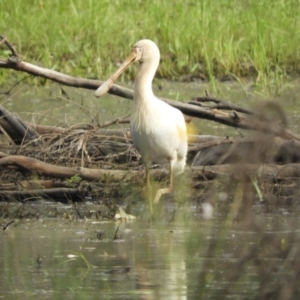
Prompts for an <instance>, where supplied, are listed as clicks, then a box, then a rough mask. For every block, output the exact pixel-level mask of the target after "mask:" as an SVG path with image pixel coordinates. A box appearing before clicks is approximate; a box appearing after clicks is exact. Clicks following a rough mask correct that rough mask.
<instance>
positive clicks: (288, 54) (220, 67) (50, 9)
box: [0, 0, 300, 82]
mask: <svg viewBox="0 0 300 300" xmlns="http://www.w3.org/2000/svg"><path fill="white" fill-rule="evenodd" d="M299 25H300V4H299V1H296V0H291V1H283V0H265V1H261V0H219V1H211V0H203V1H196V0H194V1H188V0H182V1H164V0H152V1H148V0H145V1H134V0H131V1H121V0H115V1H110V0H101V1H99V0H86V1H82V0H65V1H61V0H51V1H46V0H26V1H24V0H14V1H6V0H0V28H1V33H2V34H4V35H6V36H7V37H8V39H9V40H10V41H11V42H12V43H13V44H14V45H15V46H16V47H17V50H18V51H19V53H20V54H22V57H23V59H24V60H26V61H29V62H32V63H38V64H40V65H43V66H45V67H48V68H53V69H55V70H58V71H61V72H64V73H67V74H73V75H75V76H81V77H89V78H96V77H98V78H106V77H107V76H108V75H110V74H111V72H112V71H113V70H115V68H116V65H117V64H118V63H119V62H121V61H122V60H123V59H124V58H125V57H126V56H127V54H128V53H129V50H130V47H131V46H132V45H133V44H134V43H135V42H136V41H137V40H139V39H141V38H149V39H152V40H154V41H155V42H157V44H158V46H159V47H160V49H161V53H162V60H161V66H160V68H159V71H158V76H159V77H164V78H169V79H173V80H184V79H185V80H186V79H190V78H191V76H195V77H201V78H207V79H211V80H213V79H215V78H217V79H220V78H222V77H223V76H225V75H226V76H227V75H229V76H231V77H237V78H240V77H244V76H247V77H248V76H251V77H254V78H256V80H257V81H262V82H263V81H264V80H265V78H266V77H268V76H271V78H275V79H276V78H277V77H281V76H285V75H286V74H297V72H298V70H299V67H298V65H299V63H300V48H299V47H300V46H299V45H300V31H299V30H298V28H299ZM0 56H1V57H7V51H3V48H2V50H1V51H0ZM0 72H1V73H0V82H3V81H5V76H7V71H3V70H1V71H0ZM132 75H133V71H132V70H129V71H128V72H126V74H125V75H124V76H126V78H127V79H128V78H132Z"/></svg>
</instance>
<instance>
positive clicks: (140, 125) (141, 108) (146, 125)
mask: <svg viewBox="0 0 300 300" xmlns="http://www.w3.org/2000/svg"><path fill="white" fill-rule="evenodd" d="M156 69H157V65H156V64H153V63H152V64H149V65H147V64H144V63H141V65H140V68H139V71H138V74H137V76H136V80H135V86H134V98H133V99H134V109H133V113H132V115H131V126H132V128H133V130H134V131H140V130H144V131H146V132H147V133H150V132H152V131H154V129H155V120H156V118H157V116H156V109H155V105H154V103H153V102H155V101H156V98H155V96H154V94H153V91H152V81H153V78H154V75H155V72H156Z"/></svg>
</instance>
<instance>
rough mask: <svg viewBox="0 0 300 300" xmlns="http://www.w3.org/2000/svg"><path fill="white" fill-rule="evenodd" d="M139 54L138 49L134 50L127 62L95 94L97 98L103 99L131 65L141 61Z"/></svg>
mask: <svg viewBox="0 0 300 300" xmlns="http://www.w3.org/2000/svg"><path fill="white" fill-rule="evenodd" d="M139 59H140V56H139V52H138V50H137V49H136V48H133V49H132V51H131V53H130V54H129V55H128V57H127V58H126V60H125V61H124V62H123V63H122V65H121V66H120V68H119V69H118V70H117V71H116V72H115V73H114V74H113V75H112V76H111V77H110V78H109V79H108V80H106V81H105V82H104V83H103V84H102V85H101V86H100V87H99V88H98V89H97V90H96V92H95V96H96V97H101V96H103V95H104V94H106V93H107V92H108V91H109V89H110V88H111V86H112V85H113V84H114V82H115V81H116V80H117V78H118V77H119V76H120V75H121V74H122V73H123V72H124V71H125V70H126V69H127V68H128V67H129V66H130V64H132V63H134V62H135V61H137V60H139Z"/></svg>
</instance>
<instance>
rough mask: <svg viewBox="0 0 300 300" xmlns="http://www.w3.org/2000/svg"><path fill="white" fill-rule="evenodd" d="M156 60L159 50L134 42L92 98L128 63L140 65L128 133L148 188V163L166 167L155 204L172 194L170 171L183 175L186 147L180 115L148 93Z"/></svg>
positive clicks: (107, 86)
mask: <svg viewBox="0 0 300 300" xmlns="http://www.w3.org/2000/svg"><path fill="white" fill-rule="evenodd" d="M159 59H160V53H159V49H158V47H157V46H156V44H155V43H154V42H152V41H150V40H140V41H138V42H137V43H136V44H135V45H134V47H133V49H132V51H131V53H130V54H129V56H128V57H127V59H126V60H125V61H124V63H123V64H122V65H121V66H120V68H119V69H118V70H117V71H116V72H115V73H114V74H113V75H112V76H111V77H110V78H109V79H108V80H107V81H106V82H105V83H103V84H102V85H101V86H100V87H99V88H98V89H97V90H96V92H95V96H96V97H100V96H102V95H104V94H105V93H107V92H108V90H109V89H110V87H111V86H112V85H113V83H114V81H115V80H116V79H117V78H118V77H119V76H120V74H121V73H122V72H123V71H124V70H125V69H126V68H127V67H128V66H129V65H130V64H131V63H133V62H136V61H138V62H139V63H140V66H139V70H138V73H137V76H136V79H135V84H134V96H133V100H134V101H133V102H134V104H133V113H132V115H131V119H130V132H131V137H132V140H133V143H134V145H135V146H136V148H137V149H138V150H139V152H140V154H141V156H142V160H143V162H144V164H145V167H146V181H147V186H148V187H149V185H150V181H149V167H150V165H151V162H155V163H168V164H169V174H170V185H169V187H168V188H164V189H159V190H158V191H157V193H156V196H155V199H154V203H157V202H158V201H159V199H160V197H161V196H162V195H163V194H166V193H170V192H171V191H172V189H173V172H175V173H177V174H178V173H181V172H183V170H184V166H185V163H186V154H187V147H188V146H187V129H186V124H185V119H184V117H183V114H182V112H181V111H180V110H178V109H177V108H174V107H172V106H170V105H169V104H167V103H165V102H164V101H162V100H160V99H158V98H156V97H155V96H154V94H153V91H152V81H153V78H154V75H155V72H156V70H157V67H158V65H159Z"/></svg>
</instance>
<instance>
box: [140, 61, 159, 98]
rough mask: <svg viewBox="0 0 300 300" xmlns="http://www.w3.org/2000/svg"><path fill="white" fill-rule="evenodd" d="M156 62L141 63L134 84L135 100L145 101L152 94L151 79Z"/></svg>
mask: <svg viewBox="0 0 300 300" xmlns="http://www.w3.org/2000/svg"><path fill="white" fill-rule="evenodd" d="M157 66H158V65H157V64H154V63H153V62H152V63H149V64H146V63H141V64H140V67H139V70H138V74H137V76H136V80H135V84H134V85H135V86H134V100H135V101H136V102H145V101H147V99H151V98H152V97H153V96H154V94H153V90H152V81H153V78H154V75H155V72H156V69H157Z"/></svg>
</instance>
